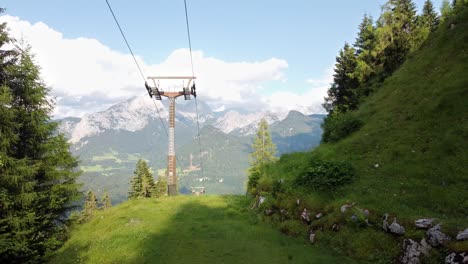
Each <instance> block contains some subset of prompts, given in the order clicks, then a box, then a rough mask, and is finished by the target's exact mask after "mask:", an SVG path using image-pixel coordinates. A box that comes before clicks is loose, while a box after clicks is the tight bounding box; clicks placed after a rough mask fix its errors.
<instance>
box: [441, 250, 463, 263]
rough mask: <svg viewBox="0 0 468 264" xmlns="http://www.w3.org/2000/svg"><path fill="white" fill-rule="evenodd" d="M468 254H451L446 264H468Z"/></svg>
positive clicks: (446, 259)
mask: <svg viewBox="0 0 468 264" xmlns="http://www.w3.org/2000/svg"><path fill="white" fill-rule="evenodd" d="M467 263H468V253H467V252H463V253H451V254H449V255H448V256H447V257H446V258H445V264H467Z"/></svg>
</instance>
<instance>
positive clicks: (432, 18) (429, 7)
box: [421, 0, 439, 31]
mask: <svg viewBox="0 0 468 264" xmlns="http://www.w3.org/2000/svg"><path fill="white" fill-rule="evenodd" d="M421 22H422V25H423V26H424V27H427V28H429V29H430V31H434V30H435V29H436V27H437V24H438V23H439V17H438V15H437V12H436V11H435V10H434V5H433V4H432V1H431V0H426V2H424V7H423V12H422V14H421Z"/></svg>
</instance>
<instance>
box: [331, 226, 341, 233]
mask: <svg viewBox="0 0 468 264" xmlns="http://www.w3.org/2000/svg"><path fill="white" fill-rule="evenodd" d="M331 230H332V231H335V232H338V231H340V225H339V224H333V226H332V228H331Z"/></svg>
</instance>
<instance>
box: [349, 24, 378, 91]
mask: <svg viewBox="0 0 468 264" xmlns="http://www.w3.org/2000/svg"><path fill="white" fill-rule="evenodd" d="M375 45H376V37H375V26H374V20H373V19H372V16H368V15H364V18H363V19H362V22H361V24H360V25H359V33H358V37H357V39H356V42H355V43H354V47H355V48H356V55H357V58H356V59H357V60H356V69H355V72H354V73H353V74H352V75H353V77H355V78H356V79H357V80H358V81H359V83H360V84H364V83H366V82H367V81H368V80H369V78H370V77H371V76H372V75H373V74H374V73H375V71H376V60H375Z"/></svg>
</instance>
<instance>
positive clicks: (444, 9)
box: [440, 0, 452, 21]
mask: <svg viewBox="0 0 468 264" xmlns="http://www.w3.org/2000/svg"><path fill="white" fill-rule="evenodd" d="M451 14H452V6H451V5H450V2H449V0H443V1H442V6H441V7H440V20H441V21H445V20H446V19H447V18H448V17H449V16H450V15H451Z"/></svg>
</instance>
